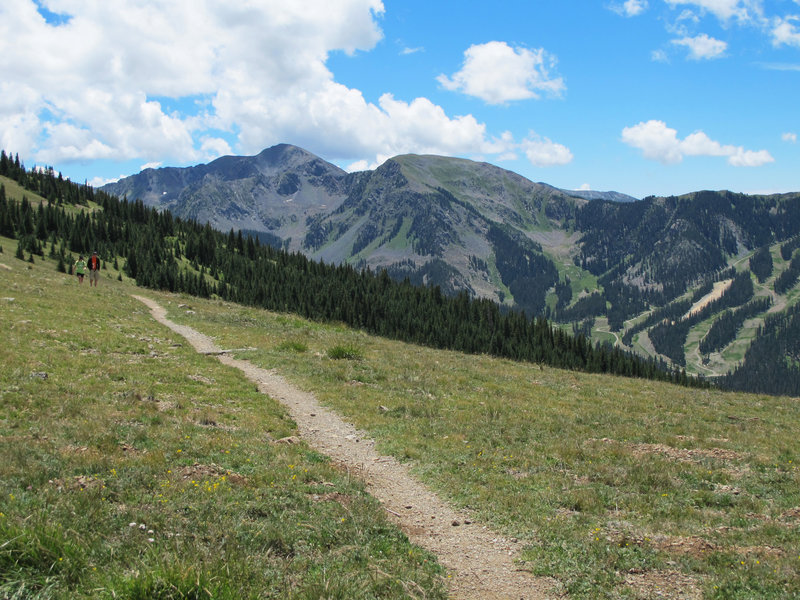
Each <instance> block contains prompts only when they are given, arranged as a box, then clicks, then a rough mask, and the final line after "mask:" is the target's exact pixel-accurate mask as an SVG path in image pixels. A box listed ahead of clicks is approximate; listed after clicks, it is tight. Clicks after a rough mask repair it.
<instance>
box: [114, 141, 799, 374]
mask: <svg viewBox="0 0 800 600" xmlns="http://www.w3.org/2000/svg"><path fill="white" fill-rule="evenodd" d="M182 185H183V186H184V187H181V186H182ZM104 189H106V191H110V192H113V193H117V194H119V193H128V195H129V197H131V196H137V195H141V196H142V197H143V199H145V201H146V202H148V203H151V204H152V205H155V206H163V207H166V208H171V209H172V210H175V212H176V214H177V215H178V216H181V217H191V218H197V219H198V220H200V221H201V222H203V221H204V220H208V221H209V222H210V223H211V224H212V225H214V226H215V227H217V228H219V229H222V230H226V229H230V228H233V229H239V228H242V229H245V230H246V231H247V230H250V231H256V232H261V233H260V236H261V239H262V241H264V240H266V241H268V242H269V243H271V244H272V245H275V246H281V247H283V248H287V249H290V250H293V251H298V252H302V253H304V254H306V255H307V256H309V257H311V258H314V259H321V260H323V261H325V262H327V263H334V264H342V263H349V264H352V265H354V266H356V267H359V268H360V267H370V268H371V269H381V268H385V269H387V271H388V273H389V274H390V276H391V277H393V278H395V279H398V280H402V279H404V278H408V279H409V281H410V282H411V283H414V284H426V285H435V286H439V287H440V288H441V290H442V291H443V292H444V293H445V294H448V295H455V294H458V293H460V292H462V291H464V292H467V293H468V294H469V295H472V296H477V297H483V298H488V299H491V300H494V301H496V302H498V303H501V304H503V305H505V306H506V307H511V308H517V309H523V310H525V312H526V313H527V314H528V315H536V314H542V313H544V314H546V315H548V316H550V317H552V318H554V319H555V320H557V321H560V322H562V323H563V324H564V325H565V326H566V327H567V328H569V327H572V329H573V331H576V332H577V331H580V332H583V333H584V334H585V335H587V336H591V337H592V339H593V340H595V341H598V340H599V341H606V342H608V343H612V344H615V345H620V346H624V347H626V348H631V349H634V350H635V351H637V352H639V353H641V354H644V355H647V356H650V357H653V358H656V359H666V360H670V361H672V362H673V364H675V365H679V366H683V365H685V366H686V368H687V369H689V370H690V371H691V372H693V373H699V374H706V375H708V376H719V375H723V374H725V373H726V372H727V371H728V370H732V369H734V368H735V367H736V366H737V365H738V364H739V363H740V362H741V361H742V360H743V359H744V355H745V351H746V350H747V348H748V347H749V346H750V344H751V343H752V342H753V340H754V339H756V337H757V336H758V334H759V330H758V325H757V324H763V323H764V322H765V316H766V315H765V314H763V312H764V311H763V310H762V311H760V312H757V313H753V311H754V310H755V308H754V307H753V306H750V307H749V308H747V310H744V309H742V310H741V311H740V312H739V313H738V315H737V316H734V315H730V314H725V313H724V311H726V310H728V311H733V310H738V309H739V308H740V307H741V306H742V305H743V304H746V303H747V302H748V300H747V299H745V300H742V302H740V303H738V304H731V302H732V300H731V297H730V296H729V297H728V298H727V300H726V302H727V303H728V304H727V305H726V306H724V307H719V305H716V304H715V305H714V306H715V307H718V308H715V309H714V311H713V312H712V313H708V314H706V313H704V315H703V318H702V319H701V320H699V321H691V322H687V321H685V320H683V319H682V315H683V313H684V312H685V311H686V309H685V307H684V306H683V304H684V303H686V302H689V303H690V304H691V303H692V302H695V301H696V300H697V298H700V297H702V296H703V295H704V294H707V293H708V290H707V289H706V288H707V287H709V286H712V285H713V284H714V283H715V282H721V281H723V280H732V279H733V278H734V277H735V275H736V273H737V272H741V271H750V270H751V269H750V264H749V260H750V258H751V256H752V255H753V254H754V253H755V252H756V250H757V249H762V250H764V249H769V252H768V253H771V254H772V255H774V256H775V260H776V263H775V264H776V267H775V271H776V273H775V274H774V275H772V276H771V278H769V279H768V280H767V281H766V282H761V281H760V280H759V281H758V282H757V283H755V284H754V286H755V287H754V291H753V295H754V297H755V298H756V299H757V298H766V297H770V298H772V299H773V304H772V306H771V308H769V309H768V310H769V314H770V315H772V314H776V313H781V312H782V311H785V310H786V309H787V308H791V307H792V306H793V305H794V304H795V303H796V298H797V297H798V294H797V287H798V278H794V279H791V278H790V277H789V275H791V273H793V272H794V271H792V270H789V271H791V272H790V273H787V274H786V275H781V277H782V279H781V280H780V281H779V280H778V276H779V275H778V273H779V272H781V271H783V270H786V269H785V265H786V264H788V261H790V260H791V253H792V252H793V250H789V251H787V252H788V254H787V256H786V257H784V258H782V259H780V260H779V259H778V257H777V256H778V255H777V253H778V251H779V247H781V246H782V245H783V244H784V243H785V242H786V243H788V242H787V240H790V239H793V236H797V235H798V234H800V194H798V193H794V194H780V195H769V196H749V195H744V194H735V193H732V192H727V191H702V192H695V193H692V194H686V195H684V196H680V197H668V198H657V197H649V198H645V199H643V200H640V201H636V202H616V201H609V200H607V199H603V195H602V194H601V195H600V196H599V197H598V194H599V193H595V192H592V194H591V195H585V194H579V193H575V192H570V191H563V190H559V189H556V188H553V187H551V186H548V185H546V184H542V183H534V182H531V181H529V180H527V179H525V178H524V177H521V176H520V175H518V174H516V173H513V172H510V171H507V170H505V169H501V168H498V167H496V166H493V165H490V164H487V163H479V162H474V161H469V160H464V159H456V158H447V157H441V156H420V155H403V156H397V157H395V158H392V159H390V160H387V161H386V162H385V163H384V164H383V165H381V166H380V167H378V168H377V169H375V170H374V171H364V172H360V173H352V174H347V173H345V172H344V171H342V170H341V169H339V168H338V167H335V166H334V165H331V164H329V163H326V162H325V161H323V160H322V159H319V158H318V157H315V156H314V155H312V154H310V153H308V152H306V151H304V150H301V149H299V148H296V147H293V146H288V145H281V146H276V147H274V148H270V149H267V150H265V151H264V152H262V153H261V154H259V155H257V156H255V157H226V158H224V159H219V160H218V161H214V162H213V163H210V164H209V165H201V166H198V167H193V168H190V169H185V170H180V169H178V170H175V169H158V170H155V171H152V170H151V171H145V172H143V173H141V174H139V175H136V176H134V177H132V178H128V179H126V180H122V181H121V182H118V184H115V186H114V187H112V186H107V187H106V188H104ZM605 195H606V197H609V198H620V196H619V195H617V194H616V193H613V192H611V193H607V194H605ZM578 196H586V197H587V198H589V199H585V198H582V197H578ZM780 252H781V253H783V249H781V251H780ZM761 256H764V254H763V252H762V254H761ZM759 268H760V267H759ZM752 270H753V276H755V273H756V271H757V268H756V267H753V269H752ZM798 273H800V266H798ZM742 297H743V298H744V296H742ZM748 298H749V296H748ZM737 302H738V300H737ZM681 311H683V312H681ZM751 313H753V316H750V317H748V318H746V319H745V322H743V323H742V324H741V325H738V326H737V327H735V328H734V330H733V335H734V338H733V340H732V341H730V342H729V345H728V346H726V347H725V348H722V349H721V350H714V351H712V352H707V351H701V350H700V349H699V344H700V342H701V341H703V340H705V336H706V334H707V333H708V331H709V329H710V328H711V327H712V326H714V321H716V320H718V319H720V318H722V317H723V316H725V318H726V319H728V320H727V321H724V322H723V323H721V324H719V325H717V326H716V331H715V333H714V335H717V333H718V331H719V330H720V329H721V328H722V327H723V326H724V327H727V328H728V329H727V330H726V331H727V333H726V334H725V335H726V336H730V335H731V325H730V323H733V322H736V323H739V321H741V320H742V318H743V317H742V315H744V314H748V315H750V314H751ZM667 317H668V318H669V319H670V321H675V326H674V327H673V326H672V325H670V326H666V325H664V324H663V323H659V321H658V319H661V320H663V319H665V318H667ZM734 317H735V318H734ZM654 319H656V320H654ZM731 319H732V320H731ZM725 339H726V340H727V339H728V338H725ZM773 339H774V340H777V338H775V337H774V336H773ZM703 343H704V346H703V347H704V348H706V349H707V348H708V347H709V346H708V341H707V340H706V341H704V342H703ZM772 343H774V344H777V343H778V342H777V341H774V342H772ZM783 346H785V347H787V348H788V346H786V344H784V345H783ZM783 346H782V347H783ZM782 352H783V351H782ZM787 352H788V350H787ZM759 355H761V356H765V355H766V354H765V353H764V352H761V353H760V354H759ZM748 360H750V361H751V363H752V361H755V360H757V357H755V358H750V359H748ZM787 360H793V359H791V358H788V359H787ZM753 368H755V367H753ZM759 369H760V371H759V372H763V371H764V369H763V368H762V367H759Z"/></svg>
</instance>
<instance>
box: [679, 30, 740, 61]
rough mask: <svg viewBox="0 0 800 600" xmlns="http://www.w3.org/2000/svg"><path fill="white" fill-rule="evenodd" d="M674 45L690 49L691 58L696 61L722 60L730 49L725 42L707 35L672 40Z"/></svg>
mask: <svg viewBox="0 0 800 600" xmlns="http://www.w3.org/2000/svg"><path fill="white" fill-rule="evenodd" d="M672 43H673V44H676V45H678V46H685V47H686V48H688V49H689V58H691V59H694V60H701V59H712V58H720V57H721V56H722V55H724V54H725V50H727V48H728V44H726V43H725V42H723V41H721V40H717V39H715V38H712V37H709V36H708V35H706V34H705V33H703V34H701V35H698V36H696V37H684V38H681V39H678V40H672Z"/></svg>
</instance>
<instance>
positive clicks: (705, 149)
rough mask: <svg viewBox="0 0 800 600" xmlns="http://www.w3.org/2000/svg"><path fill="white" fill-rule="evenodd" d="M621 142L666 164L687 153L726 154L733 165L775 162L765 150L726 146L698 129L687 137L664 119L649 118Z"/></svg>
mask: <svg viewBox="0 0 800 600" xmlns="http://www.w3.org/2000/svg"><path fill="white" fill-rule="evenodd" d="M622 141H623V142H624V143H626V144H628V145H629V146H632V147H634V148H638V149H639V150H641V151H642V154H643V155H644V157H645V158H648V159H651V160H657V161H659V162H661V163H664V164H676V163H679V162H681V161H682V160H683V158H684V157H685V156H725V157H727V158H728V164H730V165H732V166H734V167H759V166H762V165H764V164H767V163H771V162H774V160H775V159H774V158H773V157H772V156H771V155H770V153H769V152H767V151H766V150H758V151H753V150H745V149H744V148H743V147H742V146H732V145H727V144H726V145H723V144H720V143H719V142H717V141H715V140H712V139H711V138H709V137H708V136H707V135H706V134H705V133H704V132H702V131H696V132H694V133H692V134H690V135H688V136H686V137H685V138H684V139H682V140H681V139H679V138H678V132H677V131H676V130H675V129H672V128H670V127H667V124H666V123H664V122H663V121H657V120H650V121H647V122H641V123H638V124H636V125H634V126H632V127H625V128H624V129H623V130H622Z"/></svg>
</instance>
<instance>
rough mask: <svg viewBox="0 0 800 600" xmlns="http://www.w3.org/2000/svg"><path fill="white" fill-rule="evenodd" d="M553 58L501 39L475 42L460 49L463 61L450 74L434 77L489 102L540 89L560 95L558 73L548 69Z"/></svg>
mask: <svg viewBox="0 0 800 600" xmlns="http://www.w3.org/2000/svg"><path fill="white" fill-rule="evenodd" d="M555 63H556V60H555V58H554V57H552V56H551V55H550V54H549V53H547V52H546V51H545V50H544V49H542V48H539V49H536V50H529V49H527V48H519V47H518V48H512V47H511V46H509V45H508V44H506V43H505V42H496V41H495V42H488V43H486V44H476V45H473V46H470V47H469V48H467V50H466V51H465V52H464V64H463V65H462V67H461V70H460V71H458V72H457V73H455V74H453V76H452V77H447V76H446V75H439V77H437V80H438V81H439V83H440V84H441V85H442V86H443V87H444V88H445V89H448V90H452V91H460V92H463V93H465V94H467V95H468V96H475V97H476V98H480V99H481V100H483V101H485V102H488V103H489V104H505V103H506V102H511V101H514V100H527V99H530V98H539V97H540V93H545V94H548V95H551V96H560V95H561V94H562V93H563V91H564V89H565V85H564V81H563V79H562V78H561V77H555V76H552V75H551V74H550V71H551V70H552V69H553V68H554V67H555Z"/></svg>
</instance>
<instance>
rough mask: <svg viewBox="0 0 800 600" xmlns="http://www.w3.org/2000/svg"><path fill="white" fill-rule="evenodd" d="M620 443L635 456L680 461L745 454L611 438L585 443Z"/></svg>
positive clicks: (695, 460)
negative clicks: (659, 455)
mask: <svg viewBox="0 0 800 600" xmlns="http://www.w3.org/2000/svg"><path fill="white" fill-rule="evenodd" d="M686 439H688V438H686ZM596 442H600V443H603V444H620V445H622V446H624V447H626V448H628V449H629V450H630V451H631V453H632V454H633V455H634V456H645V455H647V454H661V455H663V456H665V457H667V458H669V459H672V460H676V461H678V462H698V461H700V460H701V459H704V458H714V459H717V460H727V461H737V460H742V459H743V458H744V455H743V454H741V453H740V452H735V451H733V450H727V449H725V448H675V447H673V446H667V445H666V444H645V443H638V444H636V443H633V442H619V441H617V440H612V439H610V438H601V439H588V440H586V442H585V443H587V444H588V443H596Z"/></svg>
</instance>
